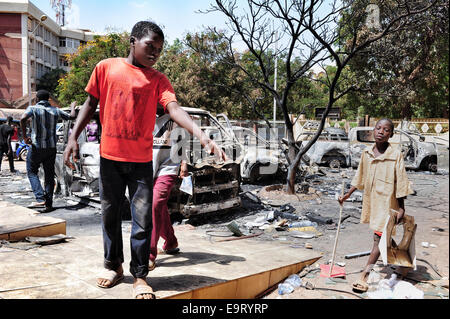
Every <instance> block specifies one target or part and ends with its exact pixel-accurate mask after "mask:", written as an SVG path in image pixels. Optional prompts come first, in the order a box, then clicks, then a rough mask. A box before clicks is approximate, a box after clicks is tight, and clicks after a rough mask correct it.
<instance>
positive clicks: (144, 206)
mask: <svg viewBox="0 0 450 319" xmlns="http://www.w3.org/2000/svg"><path fill="white" fill-rule="evenodd" d="M99 184H100V198H101V203H102V227H103V247H104V258H105V260H104V265H105V268H107V269H111V270H117V269H118V268H119V266H120V265H121V264H122V263H123V261H124V257H123V241H122V216H121V207H122V204H123V201H124V200H125V190H126V187H127V186H128V193H129V196H130V210H131V218H132V222H131V235H130V245H131V262H130V273H131V274H132V275H133V276H134V277H135V278H145V277H146V276H147V274H148V265H149V256H150V239H151V232H152V199H153V165H152V162H148V163H129V162H117V161H111V160H108V159H105V158H103V157H101V158H100V183H99Z"/></svg>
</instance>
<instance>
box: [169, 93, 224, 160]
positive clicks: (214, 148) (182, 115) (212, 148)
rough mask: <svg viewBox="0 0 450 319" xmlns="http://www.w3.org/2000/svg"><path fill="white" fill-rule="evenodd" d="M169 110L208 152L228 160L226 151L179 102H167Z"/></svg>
mask: <svg viewBox="0 0 450 319" xmlns="http://www.w3.org/2000/svg"><path fill="white" fill-rule="evenodd" d="M166 108H167V111H168V112H169V114H170V118H171V119H172V120H173V121H174V122H175V123H177V124H178V125H179V126H181V127H182V128H184V129H186V130H187V131H188V132H189V134H191V135H194V136H196V137H197V138H198V139H199V140H200V144H201V145H202V147H203V148H205V150H206V151H207V152H208V153H214V155H216V156H217V157H219V158H220V159H222V160H223V161H226V160H227V156H226V155H225V152H224V151H223V150H222V149H221V148H220V147H219V146H218V145H217V144H216V142H214V141H213V140H211V139H210V138H209V137H207V136H206V135H205V133H204V132H203V131H202V130H201V129H200V128H199V127H198V126H197V124H195V123H194V121H192V119H191V117H190V116H189V114H188V113H187V112H186V111H185V110H183V109H182V108H181V107H180V105H179V104H178V103H177V102H170V103H169V104H167V107H166Z"/></svg>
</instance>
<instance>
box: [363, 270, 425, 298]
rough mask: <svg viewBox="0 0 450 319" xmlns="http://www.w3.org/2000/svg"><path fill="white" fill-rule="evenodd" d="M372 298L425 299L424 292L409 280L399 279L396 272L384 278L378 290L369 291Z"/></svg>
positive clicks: (368, 294) (368, 293)
mask: <svg viewBox="0 0 450 319" xmlns="http://www.w3.org/2000/svg"><path fill="white" fill-rule="evenodd" d="M367 296H368V297H369V298H370V299H423V296H424V293H423V291H422V290H420V289H418V288H416V287H415V286H414V285H412V284H411V283H409V282H407V281H403V280H398V279H397V275H396V274H392V275H391V278H390V279H382V280H380V282H379V283H378V286H377V290H375V291H370V292H367Z"/></svg>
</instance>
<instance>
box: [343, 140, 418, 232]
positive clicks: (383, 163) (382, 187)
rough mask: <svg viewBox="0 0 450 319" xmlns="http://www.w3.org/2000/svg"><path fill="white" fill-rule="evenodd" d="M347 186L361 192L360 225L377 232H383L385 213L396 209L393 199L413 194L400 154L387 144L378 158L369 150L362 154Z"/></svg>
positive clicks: (395, 202)
mask: <svg viewBox="0 0 450 319" xmlns="http://www.w3.org/2000/svg"><path fill="white" fill-rule="evenodd" d="M374 147H375V146H374ZM351 184H352V186H354V187H356V188H357V189H358V190H364V195H363V208H362V213H361V223H369V227H370V228H371V229H373V230H374V231H378V232H382V231H383V228H384V224H385V222H386V217H387V215H388V213H389V210H390V209H395V210H398V208H399V205H398V200H397V198H402V197H406V196H408V195H410V194H412V193H413V192H414V191H413V190H412V187H411V183H410V182H409V180H408V176H407V175H406V169H405V163H404V160H403V155H402V153H401V152H400V151H399V150H397V149H394V148H393V147H392V146H391V145H390V144H389V146H388V148H387V149H386V151H385V152H384V153H383V154H381V155H380V156H378V157H375V155H374V153H373V148H367V149H365V150H364V151H363V153H362V154H361V160H360V162H359V166H358V169H357V171H356V174H355V176H354V177H353V180H352V183H351Z"/></svg>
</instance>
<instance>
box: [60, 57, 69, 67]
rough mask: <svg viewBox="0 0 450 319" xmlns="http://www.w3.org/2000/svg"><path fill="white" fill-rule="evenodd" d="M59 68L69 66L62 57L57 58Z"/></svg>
mask: <svg viewBox="0 0 450 319" xmlns="http://www.w3.org/2000/svg"><path fill="white" fill-rule="evenodd" d="M59 66H69V62H67V59H66V58H65V57H64V56H63V55H60V56H59Z"/></svg>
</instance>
